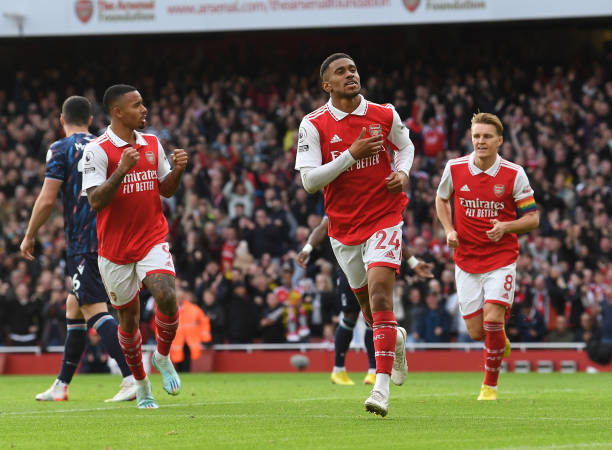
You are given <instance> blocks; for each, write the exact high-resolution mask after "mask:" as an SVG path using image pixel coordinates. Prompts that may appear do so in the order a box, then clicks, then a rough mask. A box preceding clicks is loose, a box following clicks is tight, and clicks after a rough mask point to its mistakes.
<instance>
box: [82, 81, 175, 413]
mask: <svg viewBox="0 0 612 450" xmlns="http://www.w3.org/2000/svg"><path fill="white" fill-rule="evenodd" d="M103 102H104V106H105V107H106V109H107V111H108V113H109V115H110V117H111V124H110V126H109V127H108V128H107V130H106V132H105V133H104V134H103V135H102V136H100V137H99V138H98V139H96V140H94V141H92V142H90V143H89V144H88V145H87V146H86V147H85V153H84V156H83V159H84V161H85V163H84V165H83V190H85V191H86V192H87V197H88V199H89V203H90V204H91V207H92V208H93V209H95V210H96V211H97V212H98V220H97V234H98V266H99V267H100V274H101V275H102V281H103V282H104V286H105V288H106V290H107V291H108V294H109V297H110V299H111V304H112V305H113V307H114V308H116V309H117V312H118V316H119V331H118V333H119V343H120V344H121V348H122V350H123V353H124V354H125V359H126V360H127V362H128V365H129V366H130V369H131V370H132V373H133V374H134V378H136V382H137V383H138V385H139V388H138V390H137V392H136V400H137V402H138V407H139V408H157V403H156V402H155V399H154V398H153V395H152V392H151V383H150V382H149V379H148V378H147V376H146V373H145V371H144V368H143V365H142V352H141V343H142V337H141V335H140V330H139V328H138V324H139V319H140V302H139V300H138V297H139V295H138V294H139V291H140V286H141V284H144V285H145V286H146V287H147V288H148V289H149V291H150V292H151V294H152V295H153V297H154V298H155V303H156V305H157V308H156V313H155V325H156V339H157V349H156V351H155V353H154V354H153V358H152V364H153V366H154V367H155V368H156V369H157V370H159V372H160V373H161V375H162V380H163V386H164V389H165V390H166V391H167V392H168V393H169V394H171V395H177V394H178V393H179V392H180V389H181V382H180V379H179V377H178V374H177V373H176V370H175V369H174V366H173V365H172V361H170V358H169V356H168V353H169V352H170V346H171V344H172V340H173V339H174V336H175V334H176V329H177V327H178V314H179V313H178V305H177V301H176V294H175V287H174V284H175V272H174V263H173V261H172V255H171V254H170V252H169V249H168V243H167V242H166V235H167V234H168V223H167V221H166V218H165V216H164V214H163V212H162V208H161V200H160V195H163V196H164V197H171V196H172V195H174V193H175V192H176V190H177V189H178V187H179V184H180V181H181V177H182V175H183V172H184V171H185V167H186V166H187V154H186V153H185V151H183V150H180V149H176V150H175V151H174V152H173V154H172V162H173V163H174V169H172V170H171V169H170V164H169V163H168V160H167V158H166V154H165V152H164V149H163V148H162V146H161V144H160V142H159V141H158V139H157V137H155V136H154V135H148V134H142V133H139V132H138V131H136V129H138V128H142V127H143V126H144V124H145V120H146V114H147V109H146V108H145V106H144V104H143V101H142V97H141V95H140V93H139V92H138V91H137V90H136V88H134V87H133V86H129V85H115V86H111V87H109V88H108V89H107V90H106V92H105V94H104V100H103Z"/></svg>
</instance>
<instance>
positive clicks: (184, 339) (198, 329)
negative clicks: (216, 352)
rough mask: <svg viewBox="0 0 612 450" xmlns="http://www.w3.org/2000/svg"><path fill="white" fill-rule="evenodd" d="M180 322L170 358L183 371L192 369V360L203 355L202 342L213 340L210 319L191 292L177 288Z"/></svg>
mask: <svg viewBox="0 0 612 450" xmlns="http://www.w3.org/2000/svg"><path fill="white" fill-rule="evenodd" d="M176 299H177V301H178V307H179V313H180V314H179V324H178V328H177V330H176V336H175V337H174V340H173V341H172V347H171V348H170V359H172V362H173V363H174V364H175V365H176V368H177V370H179V371H181V372H190V371H191V361H194V360H196V359H198V358H199V357H200V356H202V344H207V343H209V342H211V340H212V337H211V334H210V319H209V318H208V317H206V315H205V314H204V312H202V310H201V309H200V307H199V306H198V305H196V304H194V296H193V294H192V293H191V292H187V291H184V290H182V289H177V292H176Z"/></svg>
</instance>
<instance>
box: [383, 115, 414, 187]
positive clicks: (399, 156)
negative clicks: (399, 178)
mask: <svg viewBox="0 0 612 450" xmlns="http://www.w3.org/2000/svg"><path fill="white" fill-rule="evenodd" d="M391 108H392V109H393V124H392V125H391V131H390V132H389V136H388V137H387V138H388V139H389V141H390V142H391V143H392V144H393V145H394V146H395V147H397V148H398V151H396V152H395V154H394V155H393V163H394V165H395V169H396V170H398V171H402V172H404V173H405V174H406V176H410V168H411V167H412V162H413V161H414V144H413V143H412V141H411V140H410V130H408V128H406V126H405V125H404V124H403V123H402V120H401V119H400V116H399V114H398V113H397V111H396V110H395V108H393V106H391Z"/></svg>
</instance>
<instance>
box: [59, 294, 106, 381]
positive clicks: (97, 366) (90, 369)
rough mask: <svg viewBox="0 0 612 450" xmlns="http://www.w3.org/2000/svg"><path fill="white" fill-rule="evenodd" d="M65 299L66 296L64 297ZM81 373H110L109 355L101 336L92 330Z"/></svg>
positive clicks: (82, 359)
mask: <svg viewBox="0 0 612 450" xmlns="http://www.w3.org/2000/svg"><path fill="white" fill-rule="evenodd" d="M64 297H65V296H64ZM79 372H80V373H110V367H108V353H106V350H105V349H104V346H103V345H102V341H101V339H100V335H99V334H98V333H96V330H94V329H93V328H90V329H89V331H88V332H87V346H86V347H85V352H84V353H83V358H81V368H80V370H79Z"/></svg>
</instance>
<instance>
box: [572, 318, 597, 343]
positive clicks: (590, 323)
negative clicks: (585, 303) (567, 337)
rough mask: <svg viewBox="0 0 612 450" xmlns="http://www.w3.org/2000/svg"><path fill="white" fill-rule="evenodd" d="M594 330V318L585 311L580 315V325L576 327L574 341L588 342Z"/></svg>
mask: <svg viewBox="0 0 612 450" xmlns="http://www.w3.org/2000/svg"><path fill="white" fill-rule="evenodd" d="M594 332H595V319H594V318H593V316H592V315H591V314H589V313H587V312H584V313H582V315H581V316H580V326H579V327H577V328H576V336H575V339H574V340H575V341H576V342H585V343H586V342H589V341H590V340H591V338H592V337H593V334H594Z"/></svg>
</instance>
